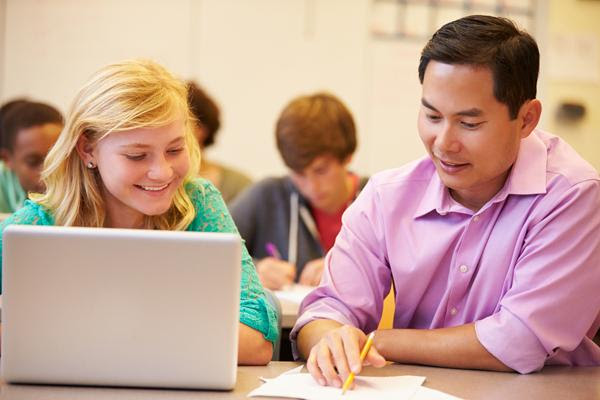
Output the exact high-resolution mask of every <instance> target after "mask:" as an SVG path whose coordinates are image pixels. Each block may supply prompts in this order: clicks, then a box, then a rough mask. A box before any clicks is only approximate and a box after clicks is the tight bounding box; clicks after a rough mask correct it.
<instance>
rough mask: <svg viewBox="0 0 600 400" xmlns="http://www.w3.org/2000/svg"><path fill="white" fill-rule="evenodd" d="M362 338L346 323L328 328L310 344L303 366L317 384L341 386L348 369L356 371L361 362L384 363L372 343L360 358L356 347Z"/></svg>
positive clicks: (367, 363) (363, 335) (362, 336)
mask: <svg viewBox="0 0 600 400" xmlns="http://www.w3.org/2000/svg"><path fill="white" fill-rule="evenodd" d="M366 341H367V335H365V334H364V333H363V332H362V331H361V330H360V329H357V328H355V327H353V326H350V325H343V326H341V327H339V328H336V329H333V330H330V331H328V332H327V333H326V334H325V335H323V337H322V338H321V340H319V342H317V344H316V345H314V346H313V347H312V349H311V351H310V355H309V356H308V360H307V362H306V367H307V368H308V371H309V372H310V374H311V375H312V376H313V378H314V379H315V380H316V381H317V382H319V384H321V385H324V386H325V385H331V386H336V387H340V388H341V387H342V385H343V383H344V381H345V380H346V378H347V377H348V375H350V372H351V371H352V372H354V373H355V374H358V373H360V371H361V369H362V366H363V364H364V365H372V366H374V367H378V368H379V367H383V366H384V365H385V363H386V361H385V359H384V358H383V357H382V356H381V355H380V354H379V352H378V351H377V349H376V348H375V346H371V349H370V350H369V352H368V353H367V356H366V357H365V360H364V362H363V363H361V362H360V351H361V349H362V347H363V346H364V344H365V342H366ZM336 370H337V371H336Z"/></svg>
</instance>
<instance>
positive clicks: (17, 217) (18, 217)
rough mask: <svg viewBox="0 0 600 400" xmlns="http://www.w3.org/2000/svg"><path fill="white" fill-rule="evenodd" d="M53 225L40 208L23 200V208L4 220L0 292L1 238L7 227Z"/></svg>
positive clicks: (46, 213) (1, 231)
mask: <svg viewBox="0 0 600 400" xmlns="http://www.w3.org/2000/svg"><path fill="white" fill-rule="evenodd" d="M14 224H17V225H54V218H52V215H50V214H49V213H48V212H47V211H46V210H45V209H44V208H43V207H42V206H40V205H39V204H37V203H34V202H33V201H31V200H25V204H24V205H23V207H21V208H20V209H18V210H17V211H15V212H14V214H12V215H11V216H10V217H8V218H6V219H5V220H4V222H2V224H1V225H0V292H1V291H2V238H3V234H4V228H6V227H7V226H8V225H14Z"/></svg>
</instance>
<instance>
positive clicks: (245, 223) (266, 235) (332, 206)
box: [231, 93, 367, 289]
mask: <svg viewBox="0 0 600 400" xmlns="http://www.w3.org/2000/svg"><path fill="white" fill-rule="evenodd" d="M275 136H276V140H277V148H278V150H279V153H280V154H281V157H282V158H283V161H284V162H285V164H286V166H287V167H288V168H289V169H290V172H289V175H288V176H284V177H280V178H267V179H265V180H263V181H261V182H258V183H256V184H255V185H253V186H252V187H250V188H249V189H248V190H247V191H245V192H244V193H242V194H241V195H240V197H238V198H237V199H236V201H235V202H234V203H233V204H232V205H231V214H232V216H233V219H234V220H235V222H236V225H237V226H238V229H239V230H240V234H241V235H242V237H243V238H244V240H245V241H246V245H247V246H248V250H249V251H250V254H251V255H252V257H254V258H255V259H258V261H257V262H256V268H257V271H258V275H259V277H260V280H261V282H262V283H263V285H264V286H265V287H267V288H269V289H281V288H282V287H283V286H284V285H287V284H290V283H292V282H294V281H298V282H300V283H302V284H305V285H317V284H318V283H319V280H320V279H321V274H322V272H323V256H324V255H325V253H326V252H327V251H328V250H329V249H330V248H331V246H333V242H334V241H335V237H336V235H337V233H338V232H339V230H340V227H341V224H342V222H341V218H342V213H343V212H344V211H345V210H346V208H347V207H348V205H349V204H350V203H351V202H352V201H353V200H354V198H355V197H356V195H357V194H358V192H359V191H360V190H361V189H362V187H363V186H364V185H365V183H366V181H367V179H366V178H359V177H358V176H357V175H355V174H353V173H351V172H349V171H348V164H349V163H350V161H351V159H352V154H353V153H354V151H355V149H356V128H355V126H354V120H353V118H352V114H351V113H350V111H349V110H348V108H347V107H346V106H345V105H344V104H343V103H342V102H341V101H340V100H339V99H338V98H336V97H335V96H333V95H331V94H327V93H317V94H313V95H309V96H300V97H298V98H296V99H294V100H292V101H291V102H290V103H289V104H288V105H287V106H286V107H285V108H284V110H283V111H282V112H281V115H280V116H279V119H278V121H277V125H276V128H275Z"/></svg>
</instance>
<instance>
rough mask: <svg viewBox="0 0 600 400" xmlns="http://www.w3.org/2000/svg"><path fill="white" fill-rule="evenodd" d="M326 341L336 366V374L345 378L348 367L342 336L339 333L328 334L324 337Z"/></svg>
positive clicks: (348, 370)
mask: <svg viewBox="0 0 600 400" xmlns="http://www.w3.org/2000/svg"><path fill="white" fill-rule="evenodd" d="M326 341H327V345H328V346H329V350H330V352H331V356H332V358H333V362H334V364H335V367H336V368H337V372H338V375H339V376H341V378H342V379H346V378H347V377H348V375H350V367H349V366H348V359H347V356H346V348H345V346H344V342H343V339H342V337H340V336H339V335H333V334H329V335H327V337H326ZM338 379H339V377H338ZM340 384H341V382H340Z"/></svg>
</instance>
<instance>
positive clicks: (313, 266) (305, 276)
mask: <svg viewBox="0 0 600 400" xmlns="http://www.w3.org/2000/svg"><path fill="white" fill-rule="evenodd" d="M324 266H325V259H324V258H317V259H315V260H311V261H309V262H307V263H306V265H304V268H303V269H302V273H301V274H300V279H299V281H298V283H300V284H301V285H307V286H317V285H318V284H319V282H321V275H323V268H324Z"/></svg>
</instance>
